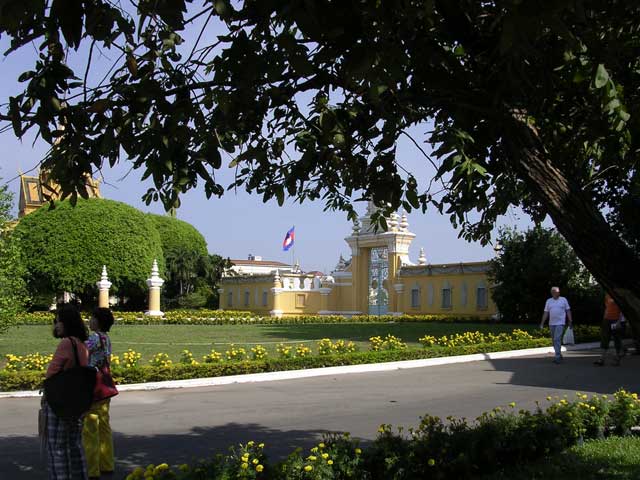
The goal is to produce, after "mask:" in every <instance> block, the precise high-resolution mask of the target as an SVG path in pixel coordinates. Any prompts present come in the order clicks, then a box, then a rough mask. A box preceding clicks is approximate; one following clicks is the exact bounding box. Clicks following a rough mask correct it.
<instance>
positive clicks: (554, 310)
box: [540, 287, 573, 364]
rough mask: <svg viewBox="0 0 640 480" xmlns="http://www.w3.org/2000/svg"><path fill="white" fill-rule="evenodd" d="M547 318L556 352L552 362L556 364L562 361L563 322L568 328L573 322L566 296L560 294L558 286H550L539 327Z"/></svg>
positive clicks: (542, 325) (542, 326) (541, 326)
mask: <svg viewBox="0 0 640 480" xmlns="http://www.w3.org/2000/svg"><path fill="white" fill-rule="evenodd" d="M547 319H549V328H550V329H551V340H552V341H553V349H554V351H555V354H556V356H555V358H554V359H553V363H555V364H558V363H560V362H562V354H561V353H560V351H561V350H560V349H561V347H562V332H563V331H564V325H565V322H566V323H567V324H568V327H569V328H571V324H572V323H573V319H572V318H571V307H570V306H569V302H568V301H567V299H566V298H564V297H561V296H560V289H559V288H558V287H551V298H550V299H548V300H547V303H545V305H544V313H543V314H542V321H541V322H540V328H544V323H545V322H546V321H547Z"/></svg>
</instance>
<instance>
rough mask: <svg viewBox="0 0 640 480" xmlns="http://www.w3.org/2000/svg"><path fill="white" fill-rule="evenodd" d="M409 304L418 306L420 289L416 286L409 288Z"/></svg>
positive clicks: (414, 306)
mask: <svg viewBox="0 0 640 480" xmlns="http://www.w3.org/2000/svg"><path fill="white" fill-rule="evenodd" d="M411 306H412V307H413V308H418V307H419V306H420V289H419V288H417V287H414V288H412V289H411Z"/></svg>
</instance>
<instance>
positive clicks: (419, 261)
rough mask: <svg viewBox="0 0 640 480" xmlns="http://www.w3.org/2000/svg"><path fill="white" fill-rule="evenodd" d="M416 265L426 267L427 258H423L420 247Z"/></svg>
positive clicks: (422, 251) (422, 249)
mask: <svg viewBox="0 0 640 480" xmlns="http://www.w3.org/2000/svg"><path fill="white" fill-rule="evenodd" d="M418 264H420V265H426V264H427V257H425V255H424V248H422V247H420V256H419V257H418Z"/></svg>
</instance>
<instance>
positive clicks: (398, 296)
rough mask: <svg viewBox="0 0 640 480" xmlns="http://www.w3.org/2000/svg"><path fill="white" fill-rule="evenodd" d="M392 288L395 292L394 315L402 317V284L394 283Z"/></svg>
mask: <svg viewBox="0 0 640 480" xmlns="http://www.w3.org/2000/svg"><path fill="white" fill-rule="evenodd" d="M393 288H394V290H395V291H396V305H395V314H396V315H402V314H403V313H404V295H403V293H404V283H394V284H393Z"/></svg>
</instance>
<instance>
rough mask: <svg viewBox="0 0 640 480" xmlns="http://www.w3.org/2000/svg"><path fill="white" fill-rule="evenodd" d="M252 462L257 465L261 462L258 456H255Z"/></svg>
mask: <svg viewBox="0 0 640 480" xmlns="http://www.w3.org/2000/svg"><path fill="white" fill-rule="evenodd" d="M251 463H253V464H254V465H257V464H259V463H260V460H258V459H257V458H254V459H253V461H252V462H251Z"/></svg>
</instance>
